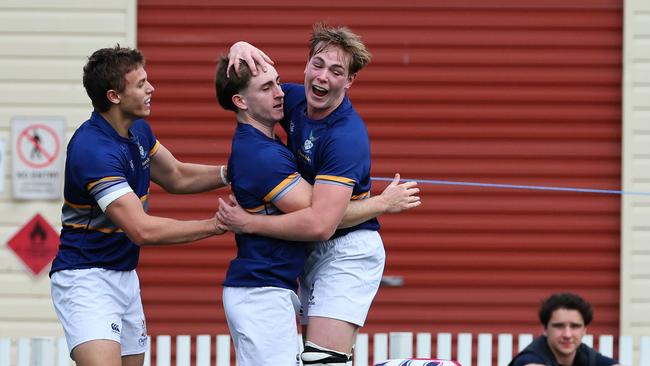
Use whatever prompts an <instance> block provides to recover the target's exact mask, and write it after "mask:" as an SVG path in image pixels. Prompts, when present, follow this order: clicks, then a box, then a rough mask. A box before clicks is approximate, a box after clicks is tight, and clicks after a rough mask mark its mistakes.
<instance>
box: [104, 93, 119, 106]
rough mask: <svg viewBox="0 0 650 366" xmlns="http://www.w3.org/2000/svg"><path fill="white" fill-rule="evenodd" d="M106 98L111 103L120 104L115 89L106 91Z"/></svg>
mask: <svg viewBox="0 0 650 366" xmlns="http://www.w3.org/2000/svg"><path fill="white" fill-rule="evenodd" d="M106 98H107V99H108V101H109V102H111V103H113V104H120V94H119V93H118V92H116V91H115V89H110V90H109V91H107V92H106Z"/></svg>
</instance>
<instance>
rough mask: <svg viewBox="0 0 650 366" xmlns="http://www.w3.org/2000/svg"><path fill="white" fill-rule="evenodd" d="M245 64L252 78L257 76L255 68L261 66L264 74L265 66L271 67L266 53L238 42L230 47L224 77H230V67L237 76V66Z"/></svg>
mask: <svg viewBox="0 0 650 366" xmlns="http://www.w3.org/2000/svg"><path fill="white" fill-rule="evenodd" d="M242 61H243V62H245V63H246V64H247V65H248V68H249V69H250V70H251V74H253V76H256V75H257V71H258V70H257V66H258V65H259V66H261V68H262V71H264V72H266V65H267V64H271V65H273V60H271V58H270V57H269V56H267V55H266V53H264V52H262V51H261V50H260V49H258V48H257V47H255V46H253V45H252V44H250V43H248V42H244V41H239V42H236V43H235V44H233V45H232V46H230V52H228V68H226V77H230V67H231V66H233V65H234V66H235V73H236V74H237V75H239V65H240V64H241V62H242Z"/></svg>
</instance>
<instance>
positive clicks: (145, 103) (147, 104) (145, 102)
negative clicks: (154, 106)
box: [144, 98, 151, 107]
mask: <svg viewBox="0 0 650 366" xmlns="http://www.w3.org/2000/svg"><path fill="white" fill-rule="evenodd" d="M144 105H146V106H147V107H151V98H147V99H145V100H144Z"/></svg>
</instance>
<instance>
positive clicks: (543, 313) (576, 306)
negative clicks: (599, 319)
mask: <svg viewBox="0 0 650 366" xmlns="http://www.w3.org/2000/svg"><path fill="white" fill-rule="evenodd" d="M557 309H567V310H577V311H578V312H580V315H582V320H583V321H584V322H585V326H587V325H589V323H591V321H592V320H593V317H594V312H593V309H592V308H591V304H590V303H588V302H587V301H585V300H584V299H583V298H582V297H580V296H578V295H576V294H574V293H570V292H565V293H558V294H553V295H551V296H550V297H548V298H547V299H544V300H543V301H542V304H541V306H540V308H539V321H540V322H541V323H542V325H543V326H544V328H546V327H547V326H548V321H549V320H550V319H551V315H552V314H553V312H554V311H555V310H557Z"/></svg>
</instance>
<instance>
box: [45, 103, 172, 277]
mask: <svg viewBox="0 0 650 366" xmlns="http://www.w3.org/2000/svg"><path fill="white" fill-rule="evenodd" d="M129 132H130V134H131V138H124V137H121V136H120V135H119V134H118V133H117V131H115V130H114V129H113V127H111V125H110V124H109V123H108V122H107V121H106V120H105V119H104V118H103V117H102V116H101V114H99V113H97V112H93V113H92V115H91V116H90V119H89V120H87V121H86V122H84V123H83V124H82V125H81V126H80V127H79V128H78V129H77V131H75V133H74V135H73V136H72V139H71V140H70V143H69V144H68V149H67V156H66V164H65V183H64V203H63V208H62V210H61V211H62V212H61V221H62V225H63V228H62V230H61V237H60V244H59V251H58V252H57V254H56V258H54V262H53V263H52V270H51V271H50V275H51V274H52V273H54V272H56V271H60V270H64V269H83V268H105V269H111V270H123V271H127V270H132V269H135V267H136V266H137V264H138V258H139V255H140V247H138V246H137V245H136V244H134V243H133V242H132V241H131V240H130V239H129V238H128V237H127V236H126V234H125V233H124V231H122V229H119V228H118V227H117V226H115V224H113V223H112V222H111V221H110V220H109V218H108V217H107V216H106V215H105V214H104V210H105V209H106V207H107V206H108V205H109V204H110V203H111V202H113V201H114V200H116V199H117V198H119V197H121V196H122V195H124V194H126V193H128V192H134V193H135V194H136V195H137V196H138V197H140V200H141V201H142V206H143V207H144V209H145V211H146V210H147V209H148V194H149V179H150V170H149V165H150V161H151V157H152V156H153V155H154V154H155V153H156V151H157V150H158V147H159V146H160V145H159V143H158V141H157V140H156V138H155V137H154V135H153V133H152V132H151V128H150V127H149V125H148V124H147V123H146V122H145V121H144V120H137V121H135V122H134V123H133V126H131V128H130V129H129Z"/></svg>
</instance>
